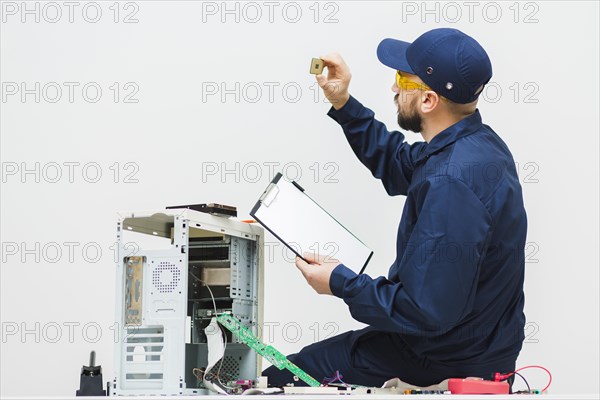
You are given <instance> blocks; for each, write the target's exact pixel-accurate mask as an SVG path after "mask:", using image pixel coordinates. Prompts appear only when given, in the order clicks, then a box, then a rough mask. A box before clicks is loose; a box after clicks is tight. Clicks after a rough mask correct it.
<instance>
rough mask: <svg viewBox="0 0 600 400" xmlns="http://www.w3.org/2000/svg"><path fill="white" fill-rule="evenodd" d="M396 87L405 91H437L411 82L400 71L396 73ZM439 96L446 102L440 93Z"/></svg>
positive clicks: (422, 84)
mask: <svg viewBox="0 0 600 400" xmlns="http://www.w3.org/2000/svg"><path fill="white" fill-rule="evenodd" d="M396 86H398V87H399V88H400V89H404V90H415V89H419V90H431V91H432V92H434V91H435V90H433V89H432V88H430V87H429V86H427V85H426V84H424V83H419V82H415V81H411V80H410V79H408V77H406V76H404V75H402V72H400V71H396ZM438 96H440V98H441V99H442V100H446V98H445V97H444V96H442V95H440V94H439V93H438Z"/></svg>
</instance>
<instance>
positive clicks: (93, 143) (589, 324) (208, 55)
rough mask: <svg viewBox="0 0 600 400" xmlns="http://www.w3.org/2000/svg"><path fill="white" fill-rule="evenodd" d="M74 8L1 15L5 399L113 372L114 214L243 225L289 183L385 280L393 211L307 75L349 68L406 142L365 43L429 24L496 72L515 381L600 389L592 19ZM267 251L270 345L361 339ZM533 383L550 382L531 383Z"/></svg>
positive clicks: (413, 7) (537, 9)
mask: <svg viewBox="0 0 600 400" xmlns="http://www.w3.org/2000/svg"><path fill="white" fill-rule="evenodd" d="M36 4H37V6H36ZM75 4H76V5H75V6H74V9H73V13H72V22H70V20H69V18H70V16H69V7H68V6H67V5H65V4H64V3H62V2H57V3H53V4H51V5H47V4H46V3H40V2H28V3H27V7H28V8H29V9H35V7H37V9H38V10H39V11H38V12H37V16H38V17H39V22H36V21H35V19H36V12H34V13H33V14H26V13H24V11H23V7H24V5H23V4H22V3H21V2H2V27H1V63H0V67H1V77H0V78H1V81H2V85H3V86H2V103H1V107H2V109H1V125H0V126H1V157H2V171H3V175H2V195H1V200H2V205H1V208H2V210H1V219H2V227H1V234H2V238H1V240H2V268H1V280H2V283H1V300H2V305H1V312H2V315H1V319H2V332H3V337H2V349H1V353H2V357H1V367H2V371H1V384H0V386H1V388H2V389H1V394H2V395H4V396H25V395H29V396H44V395H45V396H48V395H51V396H52V395H53V396H68V395H73V394H74V391H75V389H76V388H77V387H78V384H79V372H80V368H81V365H82V364H84V363H85V364H87V358H88V353H89V351H90V350H92V349H95V350H96V352H97V362H98V363H100V364H101V365H102V366H103V368H104V378H105V380H106V379H109V378H110V377H111V374H112V362H113V357H112V353H113V334H114V330H111V326H113V324H114V288H115V274H114V271H115V267H114V252H113V250H112V249H111V246H112V245H113V243H114V241H115V221H116V218H117V214H116V213H117V211H119V210H136V209H137V210H146V209H160V208H163V207H164V206H166V205H173V204H185V203H202V202H219V203H224V204H231V205H235V206H237V207H238V210H239V212H240V216H241V217H245V216H247V213H248V212H249V210H250V208H251V207H252V205H253V204H254V202H255V201H256V199H257V198H258V196H259V195H260V194H261V193H262V191H263V190H264V188H265V187H266V185H267V183H268V182H269V180H270V179H271V177H272V171H276V170H282V169H283V171H284V173H286V175H287V177H288V178H290V179H294V178H295V179H297V180H298V181H299V182H300V183H301V184H302V185H303V186H304V187H305V188H306V189H307V190H309V191H310V193H311V195H312V197H313V198H315V199H316V200H317V201H319V203H320V204H321V205H322V206H323V207H324V208H326V209H328V210H330V211H331V212H332V213H333V214H334V216H335V217H337V218H338V219H339V220H340V221H341V222H342V223H343V224H344V225H346V226H347V227H348V228H349V229H350V230H351V231H353V232H354V233H355V234H356V235H357V236H359V237H360V238H361V239H362V240H363V241H364V242H365V243H366V244H367V245H369V246H371V247H372V249H373V250H374V252H375V255H374V257H373V259H372V261H371V264H370V266H369V268H368V270H367V272H368V273H369V274H371V275H374V276H378V275H385V274H386V273H387V270H388V268H389V265H390V264H391V263H392V262H393V260H394V256H395V254H394V252H395V240H396V230H397V224H398V221H399V219H400V215H401V211H402V206H403V202H404V198H403V197H394V198H392V197H388V196H387V195H386V193H385V191H384V189H383V187H382V186H381V184H380V183H379V182H378V181H377V180H375V179H373V177H372V176H371V174H370V173H369V171H368V170H367V169H366V168H365V167H363V166H362V165H361V164H360V162H359V161H358V160H357V159H356V158H355V156H354V154H353V153H352V151H351V149H350V147H349V146H348V144H347V143H346V141H345V138H344V136H343V134H342V130H341V128H340V127H339V126H338V125H337V124H336V123H335V122H334V121H333V120H331V119H330V118H329V117H327V116H326V112H327V110H328V109H329V105H328V104H327V103H326V102H325V101H324V99H323V96H322V94H321V93H320V92H319V91H318V90H317V86H316V83H315V81H314V77H313V76H312V75H309V74H308V68H309V63H310V59H311V58H312V57H318V56H319V55H323V54H327V53H329V52H333V51H337V52H340V53H341V54H342V56H343V57H345V59H346V61H347V62H348V64H349V66H350V68H351V70H352V73H353V79H352V83H351V93H352V94H353V95H354V96H355V97H357V98H358V99H359V100H360V101H361V102H363V104H365V105H366V106H368V107H369V108H371V109H373V110H374V111H375V112H376V116H377V118H378V119H380V120H382V121H384V122H385V123H386V124H387V126H388V128H389V129H390V130H393V129H397V126H396V122H395V121H396V116H395V108H394V105H393V103H392V98H393V93H392V92H391V91H390V87H391V85H392V83H393V77H394V72H393V71H392V70H390V69H389V68H387V67H385V66H383V65H381V64H380V63H379V61H378V60H377V58H376V55H375V50H376V47H377V44H378V43H379V42H380V41H381V40H382V39H383V38H385V37H394V38H398V39H403V40H407V41H412V40H414V39H415V38H416V37H417V36H419V35H420V34H421V33H423V32H425V31H426V30H429V29H432V28H435V27H442V26H446V27H456V28H458V29H461V30H463V31H464V32H465V33H467V34H469V35H471V36H473V37H475V38H476V39H477V40H478V41H479V42H480V43H481V44H482V45H483V46H484V48H485V49H486V50H487V52H488V53H489V56H490V58H491V60H492V64H493V69H494V76H493V78H492V83H491V84H490V85H488V90H486V92H485V93H484V96H483V98H482V100H481V101H480V103H479V108H480V111H481V113H482V116H483V119H484V123H486V124H488V125H490V126H491V127H492V128H493V129H494V130H495V131H496V132H498V134H499V135H500V136H501V137H502V138H503V139H504V140H505V141H506V143H507V144H508V145H509V147H510V149H511V151H512V152H513V155H514V158H515V160H516V161H517V163H518V170H519V173H520V177H521V182H522V185H523V190H524V197H525V206H526V210H527V214H528V219H529V230H528V236H527V241H528V248H527V254H528V263H527V265H526V282H525V293H526V310H525V311H526V316H527V321H528V325H527V328H526V336H527V339H526V343H525V344H524V347H523V351H522V353H521V356H520V358H519V360H518V365H519V366H524V365H529V364H539V365H543V366H546V367H547V368H549V369H550V370H551V371H552V372H553V375H554V383H553V385H552V387H551V388H550V390H551V392H553V393H580V394H583V393H598V392H599V389H598V380H597V377H598V375H599V370H598V359H599V353H598V319H599V317H598V315H599V313H598V280H599V277H598V265H599V260H598V178H599V177H598V131H599V126H598V109H599V107H598V106H599V105H598V75H599V74H598V36H599V35H598V12H599V7H598V3H597V2H593V1H588V2H566V1H557V2H527V3H526V2H522V3H515V2H495V3H484V2H474V3H473V4H474V5H471V6H469V5H468V4H466V3H465V2H455V3H437V2H429V3H426V4H425V3H422V2H404V3H402V2H366V1H351V2H329V3H325V2H322V3H317V4H315V3H313V2H297V3H293V4H292V3H285V2H275V3H274V5H273V6H271V7H273V8H271V9H270V8H269V6H268V5H265V3H263V2H257V3H252V4H250V5H246V3H237V2H228V3H227V8H228V9H230V10H234V11H233V12H232V13H231V14H226V13H224V7H225V6H224V5H223V4H222V3H221V2H191V1H173V2H159V1H147V2H144V1H137V2H131V3H120V4H117V5H116V6H115V5H113V2H98V3H95V4H89V3H86V2H79V3H77V2H76V3H75ZM96 6H97V7H96ZM15 7H16V8H15ZM469 7H471V8H469ZM97 8H99V9H100V10H101V12H102V14H101V15H100V17H99V20H98V21H97V22H92V21H93V20H94V19H95V18H96V9H97ZM425 8H427V9H429V10H433V11H431V12H429V13H426V12H425V11H426V10H425ZM116 10H118V11H119V13H118V15H117V14H116V12H115V11H116ZM236 10H237V11H236ZM269 10H272V14H271V16H269ZM298 10H300V11H301V14H300V15H299V16H298V14H297V11H298ZM57 11H60V13H61V16H60V17H58V16H57ZM257 11H259V12H260V15H259V14H257ZM317 11H318V13H317ZM498 11H499V12H500V13H499V14H498ZM127 16H129V18H128V20H129V23H126V22H125V21H124V19H125V18H126V17H127ZM22 18H23V19H24V20H25V21H24V22H23V21H22ZM115 18H116V20H117V22H115ZM222 18H223V19H224V21H222ZM236 18H237V19H238V21H237V22H236ZM270 18H271V21H270ZM296 19H298V20H297V21H296V22H293V21H294V20H296ZM54 20H56V21H55V22H53V21H54ZM135 20H137V22H135ZM326 21H327V22H326ZM36 82H39V83H40V89H39V90H38V91H37V94H38V95H39V96H40V98H39V102H36V99H35V96H36V93H35V92H36V90H35V84H36ZM65 82H74V83H71V84H65ZM115 82H117V84H116V85H115ZM22 83H23V84H24V86H21V84H22ZM90 83H91V84H90ZM236 83H239V86H238V88H239V89H237V90H236ZM86 84H88V86H87V88H88V91H87V92H86V95H87V96H88V97H87V98H86V97H84V94H83V93H82V88H83V87H84V85H86ZM68 85H71V86H72V87H73V88H74V91H73V98H72V102H71V101H70V99H69V90H68V89H69V86H68ZM76 85H78V86H76ZM222 85H223V86H222ZM57 86H58V87H60V88H61V89H62V96H61V97H60V98H58V97H57V91H56V88H57ZM95 86H99V87H100V88H101V90H102V94H101V96H100V97H99V98H98V99H97V100H98V101H97V102H95V103H94V102H92V100H94V97H95V96H96V94H95V91H94V87H95ZM111 87H112V89H111ZM117 87H118V88H119V98H118V99H115V94H116V88H117ZM15 88H17V89H18V90H19V91H18V92H17V93H16V94H14V95H13V94H11V93H13V91H14V89H15ZM215 88H216V90H218V92H217V93H216V94H212V93H213V92H214V90H213V91H212V92H211V91H210V90H212V89H215ZM269 88H273V91H272V93H269ZM21 89H30V90H32V92H31V93H30V94H27V95H25V97H24V98H22V97H21V94H22V93H21ZM222 89H228V90H230V92H229V94H226V95H225V96H224V98H223V99H222V98H221V94H222V93H223V92H222ZM257 89H260V92H258V91H257ZM298 89H300V91H298ZM133 92H135V93H134V94H132V93H133ZM127 94H132V96H131V97H130V98H129V100H130V101H131V100H136V101H137V102H125V101H124V96H125V95H127ZM236 96H238V99H236ZM315 97H316V99H315ZM54 100H56V102H52V101H54ZM115 100H116V101H115ZM407 139H408V140H409V141H410V142H412V141H415V140H421V137H420V135H417V134H413V133H409V134H407ZM36 163H38V164H36ZM65 163H67V164H65ZM69 163H71V164H69ZM76 163H79V164H76ZM115 163H118V164H115ZM68 165H73V167H72V168H73V174H72V176H69V175H70V174H69V172H70V170H69V167H68ZM272 165H275V167H270V166H272ZM57 166H59V168H58V169H57ZM84 167H85V169H84ZM257 167H258V168H257ZM36 168H37V170H38V173H36V172H35V170H36ZM25 169H29V170H33V171H34V172H32V173H28V174H23V171H24V170H25ZM227 170H229V171H232V172H229V173H226V171H227ZM98 171H100V172H101V174H102V175H101V177H100V178H99V180H98V181H97V182H95V183H93V182H92V181H94V180H96V174H97V172H98ZM13 172H14V173H13ZM57 172H59V173H60V174H61V175H60V176H57ZM117 172H118V173H117ZM257 172H258V175H257ZM36 174H37V176H36ZM53 181H57V182H53ZM267 240H268V241H270V242H272V246H271V248H272V255H270V256H269V257H268V258H267V264H266V267H265V268H266V273H265V277H266V294H265V297H266V302H265V321H267V322H270V323H271V324H272V326H273V335H272V337H268V336H267V337H265V340H266V341H268V342H269V343H272V344H273V345H275V346H276V347H278V348H279V349H280V350H281V351H282V352H284V353H291V352H296V351H298V350H299V349H300V348H301V347H302V346H304V345H307V344H309V343H311V342H313V341H314V340H315V339H323V338H324V337H326V336H327V335H329V334H331V333H333V330H334V329H335V331H336V332H339V333H341V332H344V331H346V330H348V329H355V328H358V327H360V326H361V324H359V323H357V322H355V321H353V320H352V318H351V316H350V315H349V313H348V311H347V307H346V306H345V304H344V303H343V302H342V301H341V300H339V299H336V298H332V297H323V296H318V295H317V294H315V293H314V292H313V291H312V289H311V288H310V287H308V285H307V284H306V283H305V281H304V280H303V279H302V277H301V275H300V274H299V272H298V271H297V270H296V268H295V266H294V265H293V264H292V263H290V262H288V261H286V260H285V258H284V257H283V256H284V254H283V247H282V246H280V245H275V242H274V239H273V238H272V237H269V238H267ZM65 243H66V244H65ZM69 243H74V244H69ZM36 246H37V247H36ZM36 248H37V250H36ZM70 248H72V249H73V254H72V255H71V254H69V249H70ZM84 248H85V251H83V249H84ZM98 249H100V251H101V254H100V255H97V254H96V250H98ZM29 250H31V251H30V252H28V251H29ZM267 255H269V254H267ZM36 258H37V259H36ZM328 323H329V324H328ZM86 324H87V325H86ZM69 326H71V327H72V328H71V329H69ZM84 327H85V328H86V329H84ZM98 328H99V329H101V333H100V335H98V332H97V329H98ZM298 328H300V329H298ZM15 329H16V330H17V331H16V332H14V334H11V333H10V332H12V331H13V330H15ZM26 330H28V331H29V333H26V332H25V331H26ZM97 336H98V337H97ZM526 376H527V377H528V378H529V379H530V383H531V384H532V385H533V386H534V387H536V388H541V387H543V386H544V385H545V383H546V376H545V375H544V374H543V373H542V372H538V371H535V370H529V371H526Z"/></svg>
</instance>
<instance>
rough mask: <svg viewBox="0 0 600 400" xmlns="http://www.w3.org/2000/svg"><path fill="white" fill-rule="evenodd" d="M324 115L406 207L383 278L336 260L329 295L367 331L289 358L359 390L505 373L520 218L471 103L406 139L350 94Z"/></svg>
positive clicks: (505, 165)
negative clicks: (450, 120) (431, 130)
mask: <svg viewBox="0 0 600 400" xmlns="http://www.w3.org/2000/svg"><path fill="white" fill-rule="evenodd" d="M328 115H329V116H330V117H331V118H333V119H334V120H335V121H337V122H338V123H339V124H340V125H341V126H342V128H343V130H344V134H345V135H346V138H347V140H348V142H349V143H350V146H351V147H352V150H353V151H354V153H355V154H356V156H357V157H358V158H359V159H360V161H361V162H362V163H363V164H364V165H365V166H366V167H367V168H369V170H370V171H371V172H372V174H373V176H374V177H376V178H378V179H381V182H382V183H383V186H384V188H385V190H386V191H387V193H388V194H389V195H390V196H396V195H404V196H406V202H405V204H404V210H403V213H402V218H401V220H400V225H399V227H398V236H397V243H396V254H397V257H396V260H395V262H394V263H393V264H392V266H391V268H390V270H389V274H388V277H387V278H385V277H378V278H371V277H370V276H368V275H367V274H361V275H357V274H356V273H354V272H353V271H352V270H350V269H349V268H347V267H346V266H344V265H343V264H340V265H338V266H337V267H336V268H335V269H334V271H333V273H332V275H331V278H330V282H329V284H330V288H331V291H332V292H333V294H334V295H335V296H337V297H339V298H341V299H343V300H344V302H345V303H346V304H347V305H348V307H349V309H350V313H351V314H352V316H353V317H354V318H355V319H356V320H358V321H360V322H363V323H365V324H368V325H369V326H368V327H367V328H364V329H361V330H357V331H350V332H346V333H343V334H340V335H337V336H334V337H332V338H329V339H326V340H323V341H321V342H317V343H314V344H312V345H310V346H307V347H305V348H304V349H302V350H301V351H300V352H299V353H297V354H293V355H290V356H289V359H290V360H291V361H292V362H294V363H295V364H296V365H298V366H299V367H300V368H302V369H304V370H305V371H306V372H308V373H309V374H310V375H312V376H313V377H314V378H316V379H317V380H322V379H323V378H324V377H332V376H333V375H334V374H335V371H340V373H341V374H342V375H343V376H344V378H343V379H344V381H345V382H349V383H354V384H360V385H367V386H380V385H381V384H383V382H385V381H386V380H388V379H390V378H393V377H399V378H400V379H402V380H403V381H405V382H408V383H411V384H414V385H418V386H427V385H431V384H435V383H438V382H440V381H442V380H444V379H446V378H452V377H467V376H480V377H485V378H489V377H490V375H491V374H492V373H494V372H510V371H513V370H514V369H515V362H516V359H517V356H518V354H519V351H520V350H521V346H522V343H523V340H524V325H525V315H524V313H523V306H524V294H523V279H524V266H525V238H526V231H527V217H526V214H525V209H524V206H523V196H522V192H521V185H520V183H519V179H518V176H517V170H516V166H515V162H514V160H513V157H512V155H511V153H510V151H509V149H508V147H507V146H506V144H505V143H504V142H503V141H502V139H501V138H500V137H499V136H498V135H497V134H496V133H495V132H494V131H493V130H492V128H490V127H489V126H487V125H484V124H482V121H481V115H480V113H479V110H476V111H475V113H474V114H472V115H470V116H468V117H466V118H464V119H462V120H461V121H459V122H457V123H455V124H454V125H452V126H450V127H448V128H447V129H445V130H443V131H442V132H440V133H439V134H438V135H436V136H435V137H434V138H433V139H432V140H431V141H430V142H429V143H426V142H416V143H414V144H412V145H410V144H408V143H406V142H405V137H404V135H403V134H402V133H401V132H398V131H394V132H388V130H387V129H386V127H385V125H384V124H383V123H381V122H379V121H377V120H376V119H375V114H374V113H373V112H372V111H371V110H370V109H368V108H366V107H364V106H363V105H362V104H361V103H360V102H359V101H357V100H356V99H355V98H353V97H350V99H349V100H348V102H347V103H346V104H345V105H344V106H343V107H342V108H341V109H339V110H335V109H334V108H333V107H332V108H331V109H330V110H329V112H328ZM340 261H341V262H343V261H344V260H340ZM263 374H264V375H266V376H268V377H269V384H271V385H274V386H281V385H284V384H286V383H290V382H294V381H293V377H292V375H291V374H290V373H289V372H287V371H285V370H283V371H279V370H277V369H276V368H275V367H270V368H268V369H266V370H265V371H264V373H263ZM295 383H296V384H302V382H295Z"/></svg>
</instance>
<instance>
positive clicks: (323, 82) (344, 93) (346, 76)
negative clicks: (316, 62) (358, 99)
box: [316, 53, 352, 110]
mask: <svg viewBox="0 0 600 400" xmlns="http://www.w3.org/2000/svg"><path fill="white" fill-rule="evenodd" d="M320 58H321V60H323V65H324V66H326V67H327V77H325V75H323V74H320V75H316V78H317V82H318V83H319V86H321V89H323V93H324V94H325V97H327V100H329V102H330V103H331V105H332V106H333V108H335V109H336V110H339V109H340V108H342V107H343V106H344V104H346V102H347V101H348V99H349V98H350V94H349V93H348V86H349V85H350V78H352V74H351V73H350V68H348V66H347V65H346V62H345V61H344V59H343V58H342V56H340V55H339V54H338V53H332V54H328V55H326V56H321V57H320Z"/></svg>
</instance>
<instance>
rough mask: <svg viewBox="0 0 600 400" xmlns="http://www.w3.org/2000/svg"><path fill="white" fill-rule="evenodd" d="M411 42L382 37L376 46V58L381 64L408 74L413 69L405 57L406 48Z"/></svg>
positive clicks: (411, 72) (412, 72)
mask: <svg viewBox="0 0 600 400" xmlns="http://www.w3.org/2000/svg"><path fill="white" fill-rule="evenodd" d="M410 45H411V43H408V42H403V41H401V40H396V39H390V38H388V39H383V40H382V41H381V43H379V46H377V58H378V59H379V61H381V63H382V64H383V65H387V66H388V67H390V68H394V69H397V70H400V71H403V72H408V73H409V74H414V71H413V69H412V68H411V67H410V65H409V64H408V60H407V59H406V49H408V46H410Z"/></svg>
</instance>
